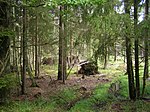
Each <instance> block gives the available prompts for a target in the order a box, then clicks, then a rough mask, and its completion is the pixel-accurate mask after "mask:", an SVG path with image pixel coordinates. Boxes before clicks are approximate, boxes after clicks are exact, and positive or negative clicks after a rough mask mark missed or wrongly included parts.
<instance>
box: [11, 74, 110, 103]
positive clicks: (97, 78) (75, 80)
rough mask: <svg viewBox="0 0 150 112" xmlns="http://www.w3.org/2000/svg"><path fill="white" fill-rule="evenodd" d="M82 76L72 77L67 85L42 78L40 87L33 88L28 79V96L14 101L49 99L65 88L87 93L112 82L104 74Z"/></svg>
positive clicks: (40, 78)
mask: <svg viewBox="0 0 150 112" xmlns="http://www.w3.org/2000/svg"><path fill="white" fill-rule="evenodd" d="M81 77H82V76H81V75H79V74H78V75H75V74H73V75H70V76H69V77H68V79H67V80H66V82H65V84H64V83H63V82H62V81H59V80H56V76H51V77H50V76H49V75H45V76H41V77H39V78H38V79H35V80H36V83H37V85H38V86H39V87H31V80H30V79H29V78H28V79H27V80H26V81H27V88H26V95H20V96H16V95H14V96H13V100H31V101H32V100H34V99H36V98H38V97H43V98H48V97H49V96H52V95H54V94H55V93H58V91H61V90H63V89H65V88H77V89H81V88H85V89H86V91H92V90H93V89H94V88H95V87H96V86H97V85H99V84H102V83H107V82H109V81H111V79H108V78H107V77H104V74H96V75H91V76H87V77H85V79H82V78H81Z"/></svg>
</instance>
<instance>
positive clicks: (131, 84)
mask: <svg viewBox="0 0 150 112" xmlns="http://www.w3.org/2000/svg"><path fill="white" fill-rule="evenodd" d="M124 2H125V13H126V14H127V15H129V16H130V6H129V1H128V0H125V1H124ZM126 22H127V21H125V24H128V23H126ZM127 28H128V27H127V26H126V29H127ZM125 37H126V57H127V73H128V85H129V97H130V99H131V100H135V99H136V95H135V87H134V73H133V66H132V52H131V51H132V49H131V45H132V44H131V39H130V37H129V35H128V34H126V35H125Z"/></svg>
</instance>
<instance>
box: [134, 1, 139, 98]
mask: <svg viewBox="0 0 150 112" xmlns="http://www.w3.org/2000/svg"><path fill="white" fill-rule="evenodd" d="M137 9H138V3H137V0H134V36H135V37H134V38H135V41H134V46H135V80H136V97H137V98H139V97H140V80H139V47H138V45H139V39H138V37H137V35H136V30H137V28H136V27H137V21H138V16H137Z"/></svg>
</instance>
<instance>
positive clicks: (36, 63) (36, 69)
mask: <svg viewBox="0 0 150 112" xmlns="http://www.w3.org/2000/svg"><path fill="white" fill-rule="evenodd" d="M37 24H38V17H37V16H36V26H35V27H36V31H35V77H38V76H39V74H38V66H39V65H38V64H39V63H38V46H37V44H38V25H37Z"/></svg>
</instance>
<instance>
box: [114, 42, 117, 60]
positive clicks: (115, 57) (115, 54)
mask: <svg viewBox="0 0 150 112" xmlns="http://www.w3.org/2000/svg"><path fill="white" fill-rule="evenodd" d="M114 61H117V46H116V43H114Z"/></svg>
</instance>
